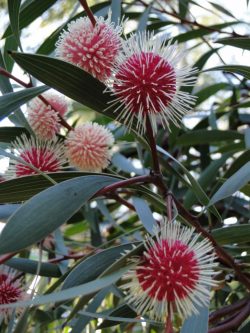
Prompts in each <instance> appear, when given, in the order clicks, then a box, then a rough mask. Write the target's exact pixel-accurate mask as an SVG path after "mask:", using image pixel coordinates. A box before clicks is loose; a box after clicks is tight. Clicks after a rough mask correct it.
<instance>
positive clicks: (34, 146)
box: [6, 134, 66, 178]
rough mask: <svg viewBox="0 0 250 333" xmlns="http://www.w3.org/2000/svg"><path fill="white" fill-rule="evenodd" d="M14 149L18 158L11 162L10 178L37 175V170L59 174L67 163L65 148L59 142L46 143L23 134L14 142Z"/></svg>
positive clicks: (7, 174) (8, 173)
mask: <svg viewBox="0 0 250 333" xmlns="http://www.w3.org/2000/svg"><path fill="white" fill-rule="evenodd" d="M12 148H13V150H14V152H15V153H16V155H17V157H18V158H17V159H11V160H10V166H9V169H8V171H7V173H6V176H7V177H8V178H13V177H21V176H28V175H32V174H36V173H38V171H37V170H40V171H42V172H57V171H60V170H61V169H62V167H63V165H64V164H65V163H66V159H65V157H64V146H63V144H62V143H61V142H59V141H47V142H45V141H41V140H39V139H36V138H34V137H30V138H27V136H26V135H24V134H23V135H22V136H21V137H18V138H16V140H15V141H14V142H12ZM22 161H24V162H25V163H22ZM26 163H28V164H30V165H31V166H33V167H34V168H32V167H31V166H29V165H27V164H26ZM36 169H37V170H36Z"/></svg>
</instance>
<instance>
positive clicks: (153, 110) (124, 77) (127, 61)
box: [111, 34, 195, 134]
mask: <svg viewBox="0 0 250 333" xmlns="http://www.w3.org/2000/svg"><path fill="white" fill-rule="evenodd" d="M183 57H184V53H183V52H181V53H180V52H178V50H177V45H176V44H174V45H171V44H170V42H169V43H168V44H167V45H165V44H164V43H162V42H161V40H160V38H153V35H150V34H138V35H134V36H132V37H131V38H130V39H128V40H127V41H126V42H124V43H123V52H122V53H121V54H120V56H119V57H118V58H117V59H118V60H117V63H116V65H115V70H114V77H113V94H114V96H115V97H116V98H115V99H114V101H113V102H112V103H111V106H112V107H116V109H115V112H119V116H118V118H117V119H118V120H121V121H122V122H123V123H125V124H126V125H127V126H128V128H129V129H130V128H131V126H132V123H133V121H134V120H135V119H136V120H137V129H138V131H139V133H140V134H144V133H145V131H146V119H147V117H148V118H149V119H150V122H151V125H152V127H153V131H154V133H156V131H157V119H159V120H160V121H161V123H162V125H163V127H164V128H165V127H167V128H169V121H170V120H171V121H172V122H173V123H174V124H175V125H177V126H178V124H179V121H180V120H181V118H182V116H183V115H185V114H186V113H187V112H188V111H190V110H191V105H192V104H193V102H194V97H193V96H190V95H189V94H188V93H186V92H184V91H181V90H180V87H181V86H188V85H192V84H193V83H194V77H192V76H191V75H193V74H194V73H195V70H193V69H191V68H189V67H188V66H186V67H181V66H180V65H179V62H180V60H181V59H182V58H183Z"/></svg>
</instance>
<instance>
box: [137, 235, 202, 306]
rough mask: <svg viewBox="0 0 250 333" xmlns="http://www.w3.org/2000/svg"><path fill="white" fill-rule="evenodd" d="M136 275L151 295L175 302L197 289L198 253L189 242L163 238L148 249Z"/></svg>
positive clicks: (159, 299)
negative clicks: (196, 254)
mask: <svg viewBox="0 0 250 333" xmlns="http://www.w3.org/2000/svg"><path fill="white" fill-rule="evenodd" d="M136 274H137V278H138V280H139V283H140V285H141V288H142V289H143V290H144V291H146V290H148V291H147V293H148V295H149V296H150V297H152V298H156V299H157V300H158V301H168V302H173V301H175V300H176V298H177V297H178V298H180V299H182V298H184V297H185V296H186V295H187V294H188V293H189V292H190V290H192V289H194V287H195V285H196V283H197V281H198V278H199V269H198V262H197V259H196V257H195V254H194V252H193V251H192V250H190V249H189V247H188V246H187V245H185V244H183V243H182V242H180V241H179V240H177V241H172V242H170V243H169V242H168V241H167V240H162V241H161V243H157V244H156V246H155V247H152V248H150V250H149V251H147V253H146V254H145V255H144V257H143V262H142V264H141V265H140V268H138V269H137V271H136Z"/></svg>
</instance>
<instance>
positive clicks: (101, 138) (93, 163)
mask: <svg viewBox="0 0 250 333" xmlns="http://www.w3.org/2000/svg"><path fill="white" fill-rule="evenodd" d="M113 143H114V137H113V135H112V133H111V132H110V131H109V130H108V129H107V128H105V127H104V126H102V125H98V124H97V123H90V122H89V123H85V124H83V125H80V126H78V127H76V128H75V129H74V130H73V131H71V132H70V133H69V135H68V137H67V139H66V155H67V157H68V158H69V161H70V163H71V164H72V165H73V166H75V167H76V168H78V169H80V170H82V171H93V172H99V171H101V170H102V169H105V168H106V167H107V166H108V164H109V159H110V156H111V152H110V150H109V147H110V146H111V145H112V144H113Z"/></svg>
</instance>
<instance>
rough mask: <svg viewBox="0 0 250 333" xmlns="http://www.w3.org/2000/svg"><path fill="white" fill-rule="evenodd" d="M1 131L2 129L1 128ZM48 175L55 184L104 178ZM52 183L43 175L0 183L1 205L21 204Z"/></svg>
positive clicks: (62, 173) (80, 173) (75, 172)
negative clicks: (81, 178)
mask: <svg viewBox="0 0 250 333" xmlns="http://www.w3.org/2000/svg"><path fill="white" fill-rule="evenodd" d="M0 131H1V128H0ZM0 133H1V132H0ZM47 175H48V176H49V177H50V178H52V179H53V180H54V181H55V182H57V183H60V182H63V181H65V180H68V179H72V178H77V177H80V176H85V177H86V176H90V175H97V176H103V175H104V174H101V173H99V174H98V173H90V172H79V171H74V172H67V171H66V172H56V173H47ZM105 176H111V177H114V178H116V179H117V180H122V179H125V178H122V177H119V176H114V175H109V174H105ZM51 186H52V183H51V182H50V181H48V179H45V178H44V177H43V176H41V175H30V176H25V177H20V178H15V179H11V180H8V181H5V182H0V203H10V202H20V201H26V200H28V199H30V198H31V197H32V196H34V195H36V194H37V193H39V192H41V191H43V190H45V189H47V188H49V187H51Z"/></svg>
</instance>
